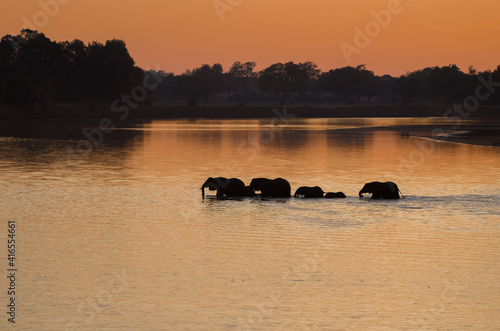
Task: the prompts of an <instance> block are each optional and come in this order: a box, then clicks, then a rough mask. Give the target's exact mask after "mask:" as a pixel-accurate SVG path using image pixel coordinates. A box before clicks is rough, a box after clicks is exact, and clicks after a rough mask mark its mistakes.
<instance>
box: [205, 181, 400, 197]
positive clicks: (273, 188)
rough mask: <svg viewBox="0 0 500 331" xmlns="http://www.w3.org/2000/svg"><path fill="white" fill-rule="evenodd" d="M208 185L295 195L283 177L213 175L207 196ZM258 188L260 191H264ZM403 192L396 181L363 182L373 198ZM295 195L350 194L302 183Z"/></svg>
mask: <svg viewBox="0 0 500 331" xmlns="http://www.w3.org/2000/svg"><path fill="white" fill-rule="evenodd" d="M205 188H208V189H209V190H210V191H217V194H216V196H217V197H255V196H260V197H264V198H289V197H291V196H292V195H291V187H290V183H289V182H288V181H287V180H286V179H283V178H276V179H267V178H254V179H252V181H251V182H250V185H248V186H246V185H245V183H243V181H241V180H240V179H238V178H224V177H215V178H213V177H210V178H208V179H207V180H206V181H205V183H203V185H202V186H201V195H202V197H203V198H205ZM256 192H260V194H257V193H256ZM400 192H401V191H400V190H399V188H398V186H397V185H396V184H395V183H393V182H385V183H381V182H371V183H366V184H365V185H364V186H363V188H362V189H361V190H360V191H359V197H363V194H365V193H369V194H371V195H372V196H371V197H372V199H399V198H400V196H399V193H400ZM294 197H296V198H299V197H302V198H327V199H334V198H345V197H346V195H345V194H344V193H342V192H327V193H326V194H325V192H324V191H323V190H322V189H321V188H320V187H319V186H314V187H308V186H302V187H299V188H298V189H297V190H296V191H295V194H294Z"/></svg>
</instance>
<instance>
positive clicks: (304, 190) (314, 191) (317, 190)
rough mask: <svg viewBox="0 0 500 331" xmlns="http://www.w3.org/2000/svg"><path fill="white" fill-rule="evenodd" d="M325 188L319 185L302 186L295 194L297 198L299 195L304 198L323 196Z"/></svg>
mask: <svg viewBox="0 0 500 331" xmlns="http://www.w3.org/2000/svg"><path fill="white" fill-rule="evenodd" d="M323 193H324V192H323V190H322V189H321V187H319V186H314V187H309V186H302V187H299V188H298V189H297V191H295V194H294V196H295V197H296V198H297V197H299V196H302V197H304V198H322V197H323Z"/></svg>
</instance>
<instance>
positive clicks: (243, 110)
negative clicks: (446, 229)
mask: <svg viewBox="0 0 500 331" xmlns="http://www.w3.org/2000/svg"><path fill="white" fill-rule="evenodd" d="M448 109H449V108H448V107H443V106H415V105H413V106H404V105H352V106H349V105H348V106H332V107H311V106H300V107H293V106H287V107H284V106H273V105H269V106H258V107H257V106H234V107H232V106H224V107H187V106H183V107H158V106H141V107H138V108H137V109H134V110H132V109H120V111H122V112H121V113H120V112H116V111H115V112H113V111H111V109H110V108H109V106H106V105H98V106H95V107H94V108H92V109H89V108H88V107H85V106H83V105H58V106H54V107H52V108H50V110H49V111H46V112H45V113H44V114H43V115H45V116H30V117H28V116H20V115H23V114H24V115H26V109H22V108H20V107H0V123H3V124H8V123H11V124H14V123H16V122H24V121H30V122H32V121H35V122H36V121H84V122H87V121H91V122H95V121H97V122H96V125H99V123H100V121H101V120H102V119H108V120H111V121H112V122H114V123H118V122H124V123H125V122H126V121H128V120H146V121H147V120H169V119H172V120H179V119H187V120H198V119H199V120H203V119H221V120H222V119H236V120H237V119H275V120H276V123H277V124H280V122H281V121H286V120H289V119H307V118H432V117H434V118H443V117H444V114H446V112H447V110H448ZM125 111H126V112H125ZM16 115H17V116H16ZM38 115H42V114H41V113H38ZM63 115H64V116H63ZM125 115H126V116H125ZM470 115H471V116H470V117H469V118H467V120H470V119H477V123H476V124H475V125H471V124H470V123H468V124H463V125H462V124H460V121H461V119H460V118H455V119H454V118H453V117H452V116H450V117H448V118H449V119H450V121H449V123H450V124H435V125H432V124H431V125H397V126H384V127H371V128H357V129H353V130H365V129H369V130H391V131H397V132H407V133H409V137H417V138H426V139H431V140H433V141H436V142H448V143H461V144H467V145H477V146H490V147H500V106H492V107H479V108H478V109H477V110H476V111H475V112H474V113H471V114H470ZM452 123H456V124H455V125H452ZM342 130H343V129H342ZM346 130H349V129H346Z"/></svg>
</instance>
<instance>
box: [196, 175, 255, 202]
mask: <svg viewBox="0 0 500 331" xmlns="http://www.w3.org/2000/svg"><path fill="white" fill-rule="evenodd" d="M205 188H208V189H209V190H210V191H217V194H216V196H217V197H223V196H226V197H251V196H254V195H255V192H254V191H253V189H252V188H251V187H249V186H245V183H243V181H241V180H239V179H238V178H224V177H215V178H213V177H210V178H208V179H207V180H206V181H205V183H203V185H202V186H201V196H202V197H203V198H205Z"/></svg>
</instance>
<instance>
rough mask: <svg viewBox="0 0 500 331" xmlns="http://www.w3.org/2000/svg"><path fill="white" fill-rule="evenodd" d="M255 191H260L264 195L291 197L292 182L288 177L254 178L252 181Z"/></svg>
mask: <svg viewBox="0 0 500 331" xmlns="http://www.w3.org/2000/svg"><path fill="white" fill-rule="evenodd" d="M250 187H251V188H252V189H253V190H254V191H260V193H261V196H262V197H266V198H267V197H271V198H289V197H290V196H291V188H290V183H288V181H287V180H286V179H283V178H276V179H267V178H254V179H252V181H251V182H250Z"/></svg>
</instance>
